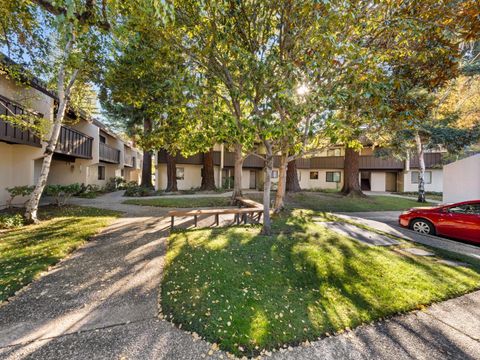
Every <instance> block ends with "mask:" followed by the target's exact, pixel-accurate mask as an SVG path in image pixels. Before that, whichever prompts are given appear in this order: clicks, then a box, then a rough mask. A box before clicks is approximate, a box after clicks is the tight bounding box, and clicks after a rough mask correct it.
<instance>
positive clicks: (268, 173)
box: [262, 141, 273, 235]
mask: <svg viewBox="0 0 480 360" xmlns="http://www.w3.org/2000/svg"><path fill="white" fill-rule="evenodd" d="M263 143H264V144H265V148H266V155H265V182H264V184H263V227H262V234H263V235H270V234H271V232H272V224H271V221H270V189H271V188H272V169H273V153H272V145H271V144H270V142H269V141H264V142H263Z"/></svg>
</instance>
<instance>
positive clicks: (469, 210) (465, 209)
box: [448, 204, 480, 215]
mask: <svg viewBox="0 0 480 360" xmlns="http://www.w3.org/2000/svg"><path fill="white" fill-rule="evenodd" d="M448 212H450V213H455V214H469V215H480V204H465V205H460V206H455V207H451V208H448Z"/></svg>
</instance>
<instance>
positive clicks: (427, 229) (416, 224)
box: [410, 219, 435, 235]
mask: <svg viewBox="0 0 480 360" xmlns="http://www.w3.org/2000/svg"><path fill="white" fill-rule="evenodd" d="M410 228H411V229H412V230H413V231H415V232H418V233H419V234H430V235H435V227H434V226H433V224H432V223H431V222H430V221H428V220H424V219H415V220H413V221H412V223H411V224H410Z"/></svg>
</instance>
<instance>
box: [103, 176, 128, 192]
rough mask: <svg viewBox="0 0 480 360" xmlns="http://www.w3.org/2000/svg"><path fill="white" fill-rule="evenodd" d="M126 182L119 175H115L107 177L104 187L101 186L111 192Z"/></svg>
mask: <svg viewBox="0 0 480 360" xmlns="http://www.w3.org/2000/svg"><path fill="white" fill-rule="evenodd" d="M125 184H126V181H125V179H124V178H122V177H121V176H115V177H111V178H110V179H108V181H107V183H106V184H105V187H104V188H103V190H104V191H106V192H113V191H116V190H119V189H123V188H124V186H125Z"/></svg>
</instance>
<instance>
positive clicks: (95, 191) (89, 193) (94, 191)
mask: <svg viewBox="0 0 480 360" xmlns="http://www.w3.org/2000/svg"><path fill="white" fill-rule="evenodd" d="M102 192H103V190H102V188H101V187H100V186H98V185H94V184H92V185H90V184H89V185H87V186H85V185H84V184H82V185H81V189H80V191H79V192H78V193H76V194H74V195H75V196H78V197H81V198H87V199H93V198H96V197H97V196H98V195H100V194H101V193H102Z"/></svg>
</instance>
